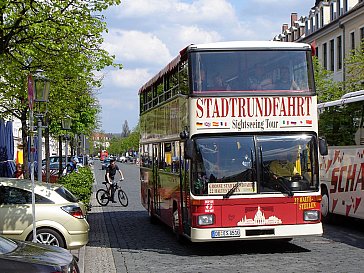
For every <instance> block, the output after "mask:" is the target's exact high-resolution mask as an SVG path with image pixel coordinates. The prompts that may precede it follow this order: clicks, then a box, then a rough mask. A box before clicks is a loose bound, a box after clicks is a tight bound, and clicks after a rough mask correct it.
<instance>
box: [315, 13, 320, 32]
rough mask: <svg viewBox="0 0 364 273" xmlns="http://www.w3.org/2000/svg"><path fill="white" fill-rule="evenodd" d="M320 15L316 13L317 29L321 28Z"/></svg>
mask: <svg viewBox="0 0 364 273" xmlns="http://www.w3.org/2000/svg"><path fill="white" fill-rule="evenodd" d="M319 22H320V21H319V15H318V13H317V14H316V16H315V23H316V28H315V29H319V28H320V25H319Z"/></svg>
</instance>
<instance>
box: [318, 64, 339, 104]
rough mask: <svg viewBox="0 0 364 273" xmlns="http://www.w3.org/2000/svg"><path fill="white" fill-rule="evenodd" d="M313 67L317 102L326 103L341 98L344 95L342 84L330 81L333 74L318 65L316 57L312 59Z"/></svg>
mask: <svg viewBox="0 0 364 273" xmlns="http://www.w3.org/2000/svg"><path fill="white" fill-rule="evenodd" d="M313 66H314V73H315V86H316V92H317V96H318V102H326V101H331V100H335V99H339V98H341V96H342V95H343V94H344V93H345V92H344V90H343V89H342V83H341V82H335V81H334V80H333V79H332V74H333V73H332V72H331V71H328V70H326V69H325V68H324V67H323V66H322V65H321V64H320V63H319V61H318V58H317V57H314V58H313Z"/></svg>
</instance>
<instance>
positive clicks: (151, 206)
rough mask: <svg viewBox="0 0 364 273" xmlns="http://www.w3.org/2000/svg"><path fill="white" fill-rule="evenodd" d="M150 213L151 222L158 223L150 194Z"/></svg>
mask: <svg viewBox="0 0 364 273" xmlns="http://www.w3.org/2000/svg"><path fill="white" fill-rule="evenodd" d="M148 215H149V222H150V223H151V224H153V225H154V224H156V223H157V219H156V217H155V215H154V213H153V201H152V199H151V198H150V195H149V194H148Z"/></svg>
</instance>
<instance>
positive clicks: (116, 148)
mask: <svg viewBox="0 0 364 273" xmlns="http://www.w3.org/2000/svg"><path fill="white" fill-rule="evenodd" d="M139 138H140V133H139V125H137V126H136V128H134V130H133V131H132V132H131V133H130V134H129V135H128V136H127V137H122V138H116V137H114V138H113V139H111V141H110V146H109V148H108V151H109V153H110V154H113V155H116V154H119V155H121V154H124V153H125V152H127V151H129V150H134V151H137V150H138V148H139Z"/></svg>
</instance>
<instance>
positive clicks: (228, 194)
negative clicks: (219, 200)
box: [223, 181, 240, 199]
mask: <svg viewBox="0 0 364 273" xmlns="http://www.w3.org/2000/svg"><path fill="white" fill-rule="evenodd" d="M239 183H240V181H238V182H236V183H235V185H234V186H233V187H232V188H231V189H230V190H229V191H228V192H227V193H226V194H225V195H224V196H223V198H224V199H225V198H229V197H230V196H231V195H232V194H233V193H234V192H235V191H236V189H237V188H238V187H239Z"/></svg>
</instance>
